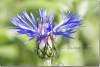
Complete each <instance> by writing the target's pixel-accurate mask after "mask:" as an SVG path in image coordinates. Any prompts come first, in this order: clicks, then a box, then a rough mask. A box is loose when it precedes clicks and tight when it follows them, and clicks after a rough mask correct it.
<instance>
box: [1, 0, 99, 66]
mask: <svg viewBox="0 0 100 67" xmlns="http://www.w3.org/2000/svg"><path fill="white" fill-rule="evenodd" d="M39 8H46V9H47V10H48V11H51V12H52V11H53V12H54V13H55V15H56V18H55V23H59V22H60V21H61V17H62V12H63V11H68V10H69V9H70V10H71V11H73V12H75V13H77V14H79V15H80V16H81V17H83V18H84V19H83V21H82V23H83V26H82V27H81V28H80V29H78V32H77V33H75V34H73V36H74V37H75V39H65V38H64V37H62V36H57V37H56V38H57V39H56V44H55V45H56V48H57V52H58V54H57V56H56V57H55V58H54V59H53V61H52V64H51V65H58V66H60V65H61V66H62V65H65V66H95V65H96V66H97V65H99V61H98V57H99V34H98V33H99V31H98V30H99V28H98V27H99V23H98V22H99V11H98V9H99V6H98V1H97V0H0V66H5V65H6V66H12V65H13V66H19V65H29V66H43V65H48V64H45V63H44V60H42V59H40V58H39V57H38V56H37V54H36V52H35V45H36V43H35V39H34V40H33V41H31V42H29V43H28V44H24V42H25V41H27V40H28V39H29V38H28V37H27V36H26V35H22V36H20V35H19V36H18V35H17V33H16V32H15V31H14V30H12V28H13V27H12V26H13V25H12V24H11V22H10V19H11V18H12V17H13V16H16V15H17V14H18V13H20V12H21V11H23V10H25V9H26V10H27V11H28V12H33V14H34V15H35V17H36V16H37V12H38V9H39Z"/></svg>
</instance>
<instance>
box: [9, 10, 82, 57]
mask: <svg viewBox="0 0 100 67" xmlns="http://www.w3.org/2000/svg"><path fill="white" fill-rule="evenodd" d="M39 18H40V20H36V19H35V17H34V15H33V14H32V13H30V14H28V13H27V12H26V11H23V12H22V13H20V14H18V15H17V16H15V17H13V18H12V20H11V22H12V23H13V24H14V25H15V26H16V28H15V29H16V30H17V32H18V33H20V34H26V35H28V36H29V37H30V39H29V40H32V39H34V38H35V37H36V38H37V40H36V48H37V54H38V55H39V56H40V57H41V58H47V57H53V56H54V55H55V53H56V49H55V45H54V42H55V41H54V36H56V35H62V36H64V37H67V38H73V37H72V36H71V35H70V34H72V33H75V32H76V30H75V29H76V28H79V27H80V24H81V23H80V21H81V18H80V17H79V16H78V15H75V14H72V13H71V12H68V13H67V14H66V15H65V16H64V17H63V19H62V21H61V22H60V23H59V24H54V15H51V16H50V15H48V14H47V11H46V10H45V9H39ZM41 46H42V47H41Z"/></svg>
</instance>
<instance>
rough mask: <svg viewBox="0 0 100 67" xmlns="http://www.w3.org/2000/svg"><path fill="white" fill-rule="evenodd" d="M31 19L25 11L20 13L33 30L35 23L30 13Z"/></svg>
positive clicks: (35, 26)
mask: <svg viewBox="0 0 100 67" xmlns="http://www.w3.org/2000/svg"><path fill="white" fill-rule="evenodd" d="M30 15H31V18H30V17H29V15H28V13H27V12H26V11H24V12H22V14H21V16H22V17H23V18H24V19H25V20H26V21H27V22H30V23H31V24H32V25H33V26H34V28H37V22H36V20H35V18H34V16H33V15H32V13H30Z"/></svg>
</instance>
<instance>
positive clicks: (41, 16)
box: [39, 8, 47, 23]
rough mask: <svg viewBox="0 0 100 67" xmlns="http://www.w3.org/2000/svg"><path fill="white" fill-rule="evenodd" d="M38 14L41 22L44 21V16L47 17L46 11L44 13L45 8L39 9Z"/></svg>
mask: <svg viewBox="0 0 100 67" xmlns="http://www.w3.org/2000/svg"><path fill="white" fill-rule="evenodd" d="M39 16H40V19H41V22H42V23H46V19H47V18H46V17H47V13H46V10H45V9H42V8H41V9H39Z"/></svg>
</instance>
